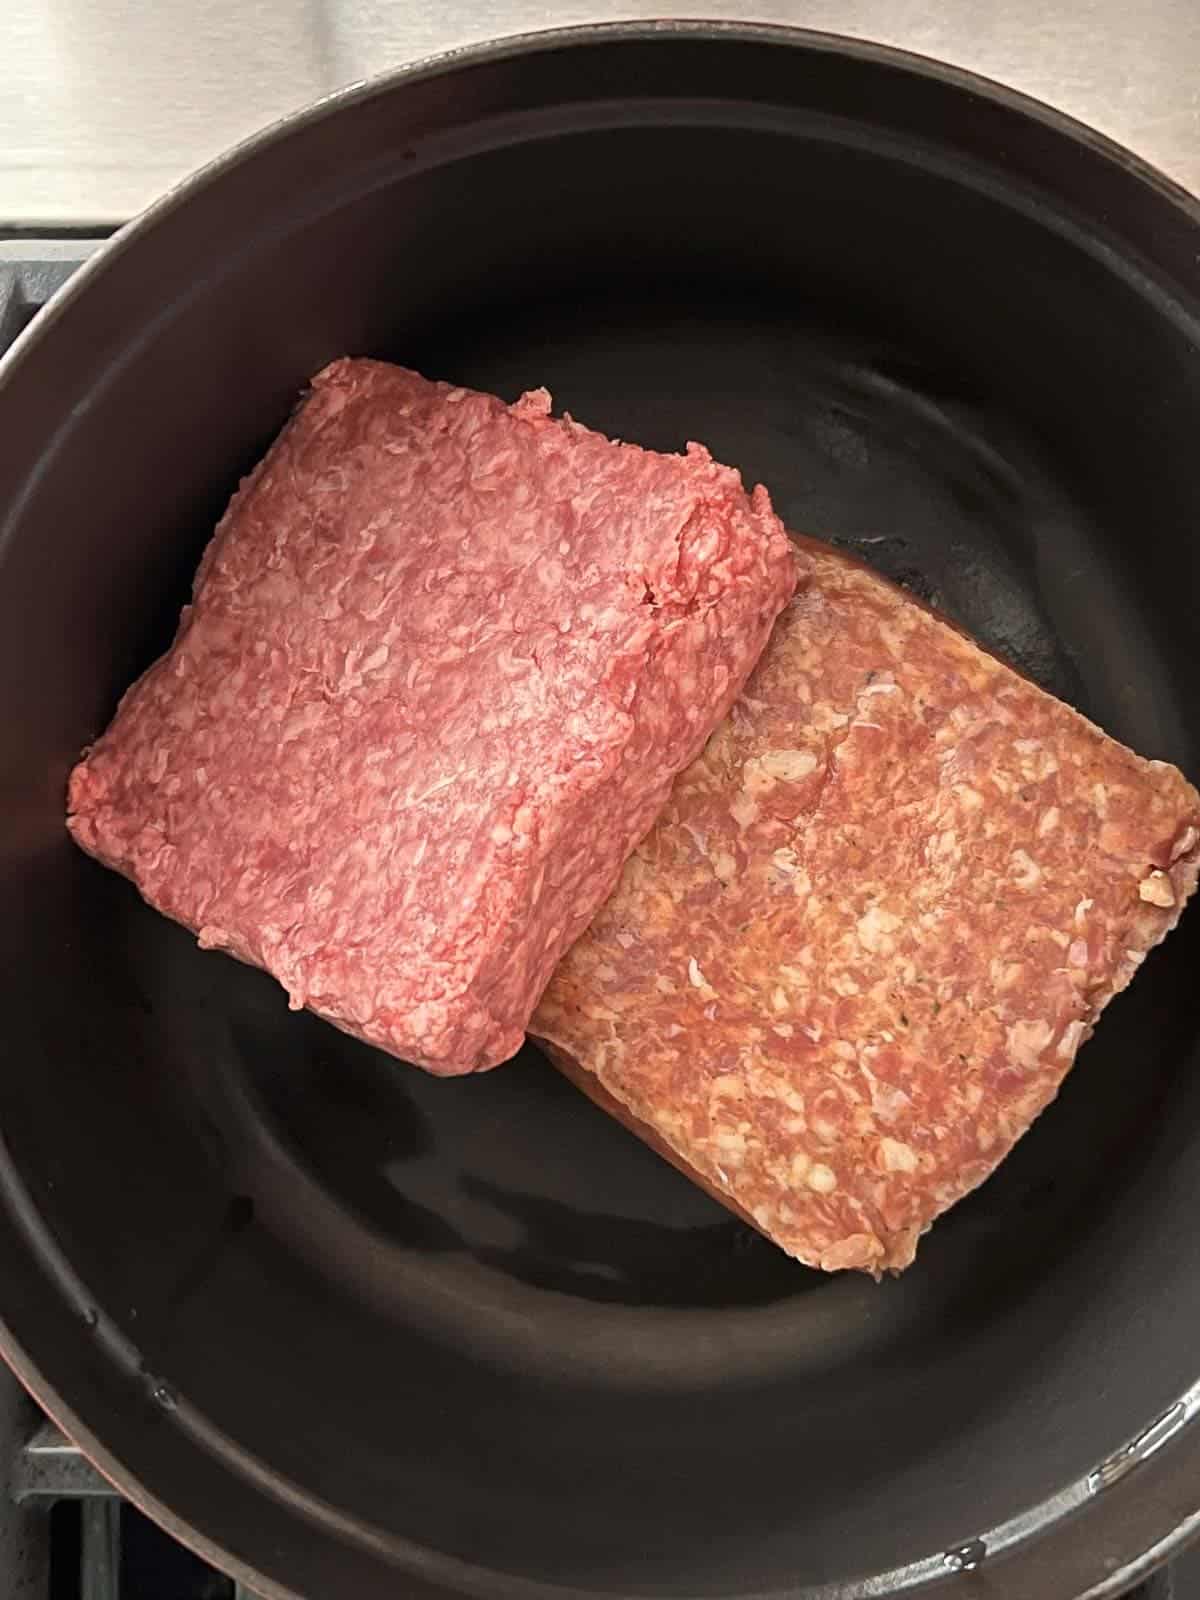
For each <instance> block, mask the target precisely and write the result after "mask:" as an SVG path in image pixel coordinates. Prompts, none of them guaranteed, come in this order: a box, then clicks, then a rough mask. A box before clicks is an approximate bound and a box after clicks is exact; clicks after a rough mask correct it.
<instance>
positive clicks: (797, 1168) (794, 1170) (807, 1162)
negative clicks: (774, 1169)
mask: <svg viewBox="0 0 1200 1600" xmlns="http://www.w3.org/2000/svg"><path fill="white" fill-rule="evenodd" d="M790 1170H791V1175H792V1182H793V1183H803V1182H804V1180H805V1178H807V1177H808V1174H809V1172H810V1171H811V1170H812V1157H811V1156H810V1155H808V1154H806V1153H805V1151H803V1150H797V1151H796V1154H795V1155H794V1156H793V1157H792V1163H791V1169H790Z"/></svg>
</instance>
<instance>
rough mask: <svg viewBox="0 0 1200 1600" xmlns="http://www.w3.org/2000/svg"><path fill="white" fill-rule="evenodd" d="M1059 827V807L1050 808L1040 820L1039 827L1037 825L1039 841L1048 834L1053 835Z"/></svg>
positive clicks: (1043, 813)
mask: <svg viewBox="0 0 1200 1600" xmlns="http://www.w3.org/2000/svg"><path fill="white" fill-rule="evenodd" d="M1057 827H1058V807H1057V806H1050V807H1049V808H1048V809H1047V810H1045V811H1043V812H1042V815H1041V818H1040V820H1039V822H1038V825H1037V831H1038V838H1039V839H1044V838H1046V836H1047V835H1048V834H1051V833H1053V832H1054V830H1055V828H1057Z"/></svg>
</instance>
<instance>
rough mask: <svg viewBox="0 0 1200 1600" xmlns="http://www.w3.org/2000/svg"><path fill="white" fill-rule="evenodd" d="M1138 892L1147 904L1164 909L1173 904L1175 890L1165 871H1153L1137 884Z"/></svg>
mask: <svg viewBox="0 0 1200 1600" xmlns="http://www.w3.org/2000/svg"><path fill="white" fill-rule="evenodd" d="M1138 894H1139V895H1140V897H1141V898H1142V899H1143V900H1145V901H1146V902H1147V904H1148V905H1152V906H1160V907H1162V909H1163V910H1166V909H1167V908H1168V907H1169V906H1173V905H1174V904H1175V890H1174V887H1173V886H1172V883H1171V880H1170V878H1168V877H1167V875H1166V873H1165V872H1159V871H1158V870H1157V869H1155V871H1153V872H1152V873H1151V874H1150V876H1149V877H1148V878H1143V879H1142V881H1141V883H1139V884H1138Z"/></svg>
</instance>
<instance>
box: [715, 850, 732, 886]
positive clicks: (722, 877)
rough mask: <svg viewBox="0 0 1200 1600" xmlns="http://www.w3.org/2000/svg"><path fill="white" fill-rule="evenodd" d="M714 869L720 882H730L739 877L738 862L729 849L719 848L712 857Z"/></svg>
mask: <svg viewBox="0 0 1200 1600" xmlns="http://www.w3.org/2000/svg"><path fill="white" fill-rule="evenodd" d="M712 869H713V872H714V874H715V876H716V878H717V880H718V882H720V883H724V884H730V883H732V882H733V880H734V879H735V878H736V877H737V862H736V861H735V860H734V858H733V857H732V856H731V855H730V853H729V851H728V850H718V851H717V853H716V855H715V856H713V858H712Z"/></svg>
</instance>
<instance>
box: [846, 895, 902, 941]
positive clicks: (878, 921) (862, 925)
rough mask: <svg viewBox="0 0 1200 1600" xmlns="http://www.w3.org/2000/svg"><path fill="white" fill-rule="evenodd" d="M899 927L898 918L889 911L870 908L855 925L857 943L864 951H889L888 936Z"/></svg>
mask: <svg viewBox="0 0 1200 1600" xmlns="http://www.w3.org/2000/svg"><path fill="white" fill-rule="evenodd" d="M899 926H900V918H899V917H897V916H893V914H892V913H891V912H890V911H885V910H884V909H883V907H882V906H878V905H874V906H871V907H870V908H869V909H868V910H867V911H865V912H864V913H863V915H862V916H861V917H859V919H858V921H857V923H856V924H855V931H856V932H857V934H858V942H859V943H860V944H861V945H862V947H863V949H864V950H871V951H877V950H883V951H886V950H889V949H891V947H892V939H891V938H890V935H891V934H893V933H895V931H896V929H897V928H898V927H899Z"/></svg>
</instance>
